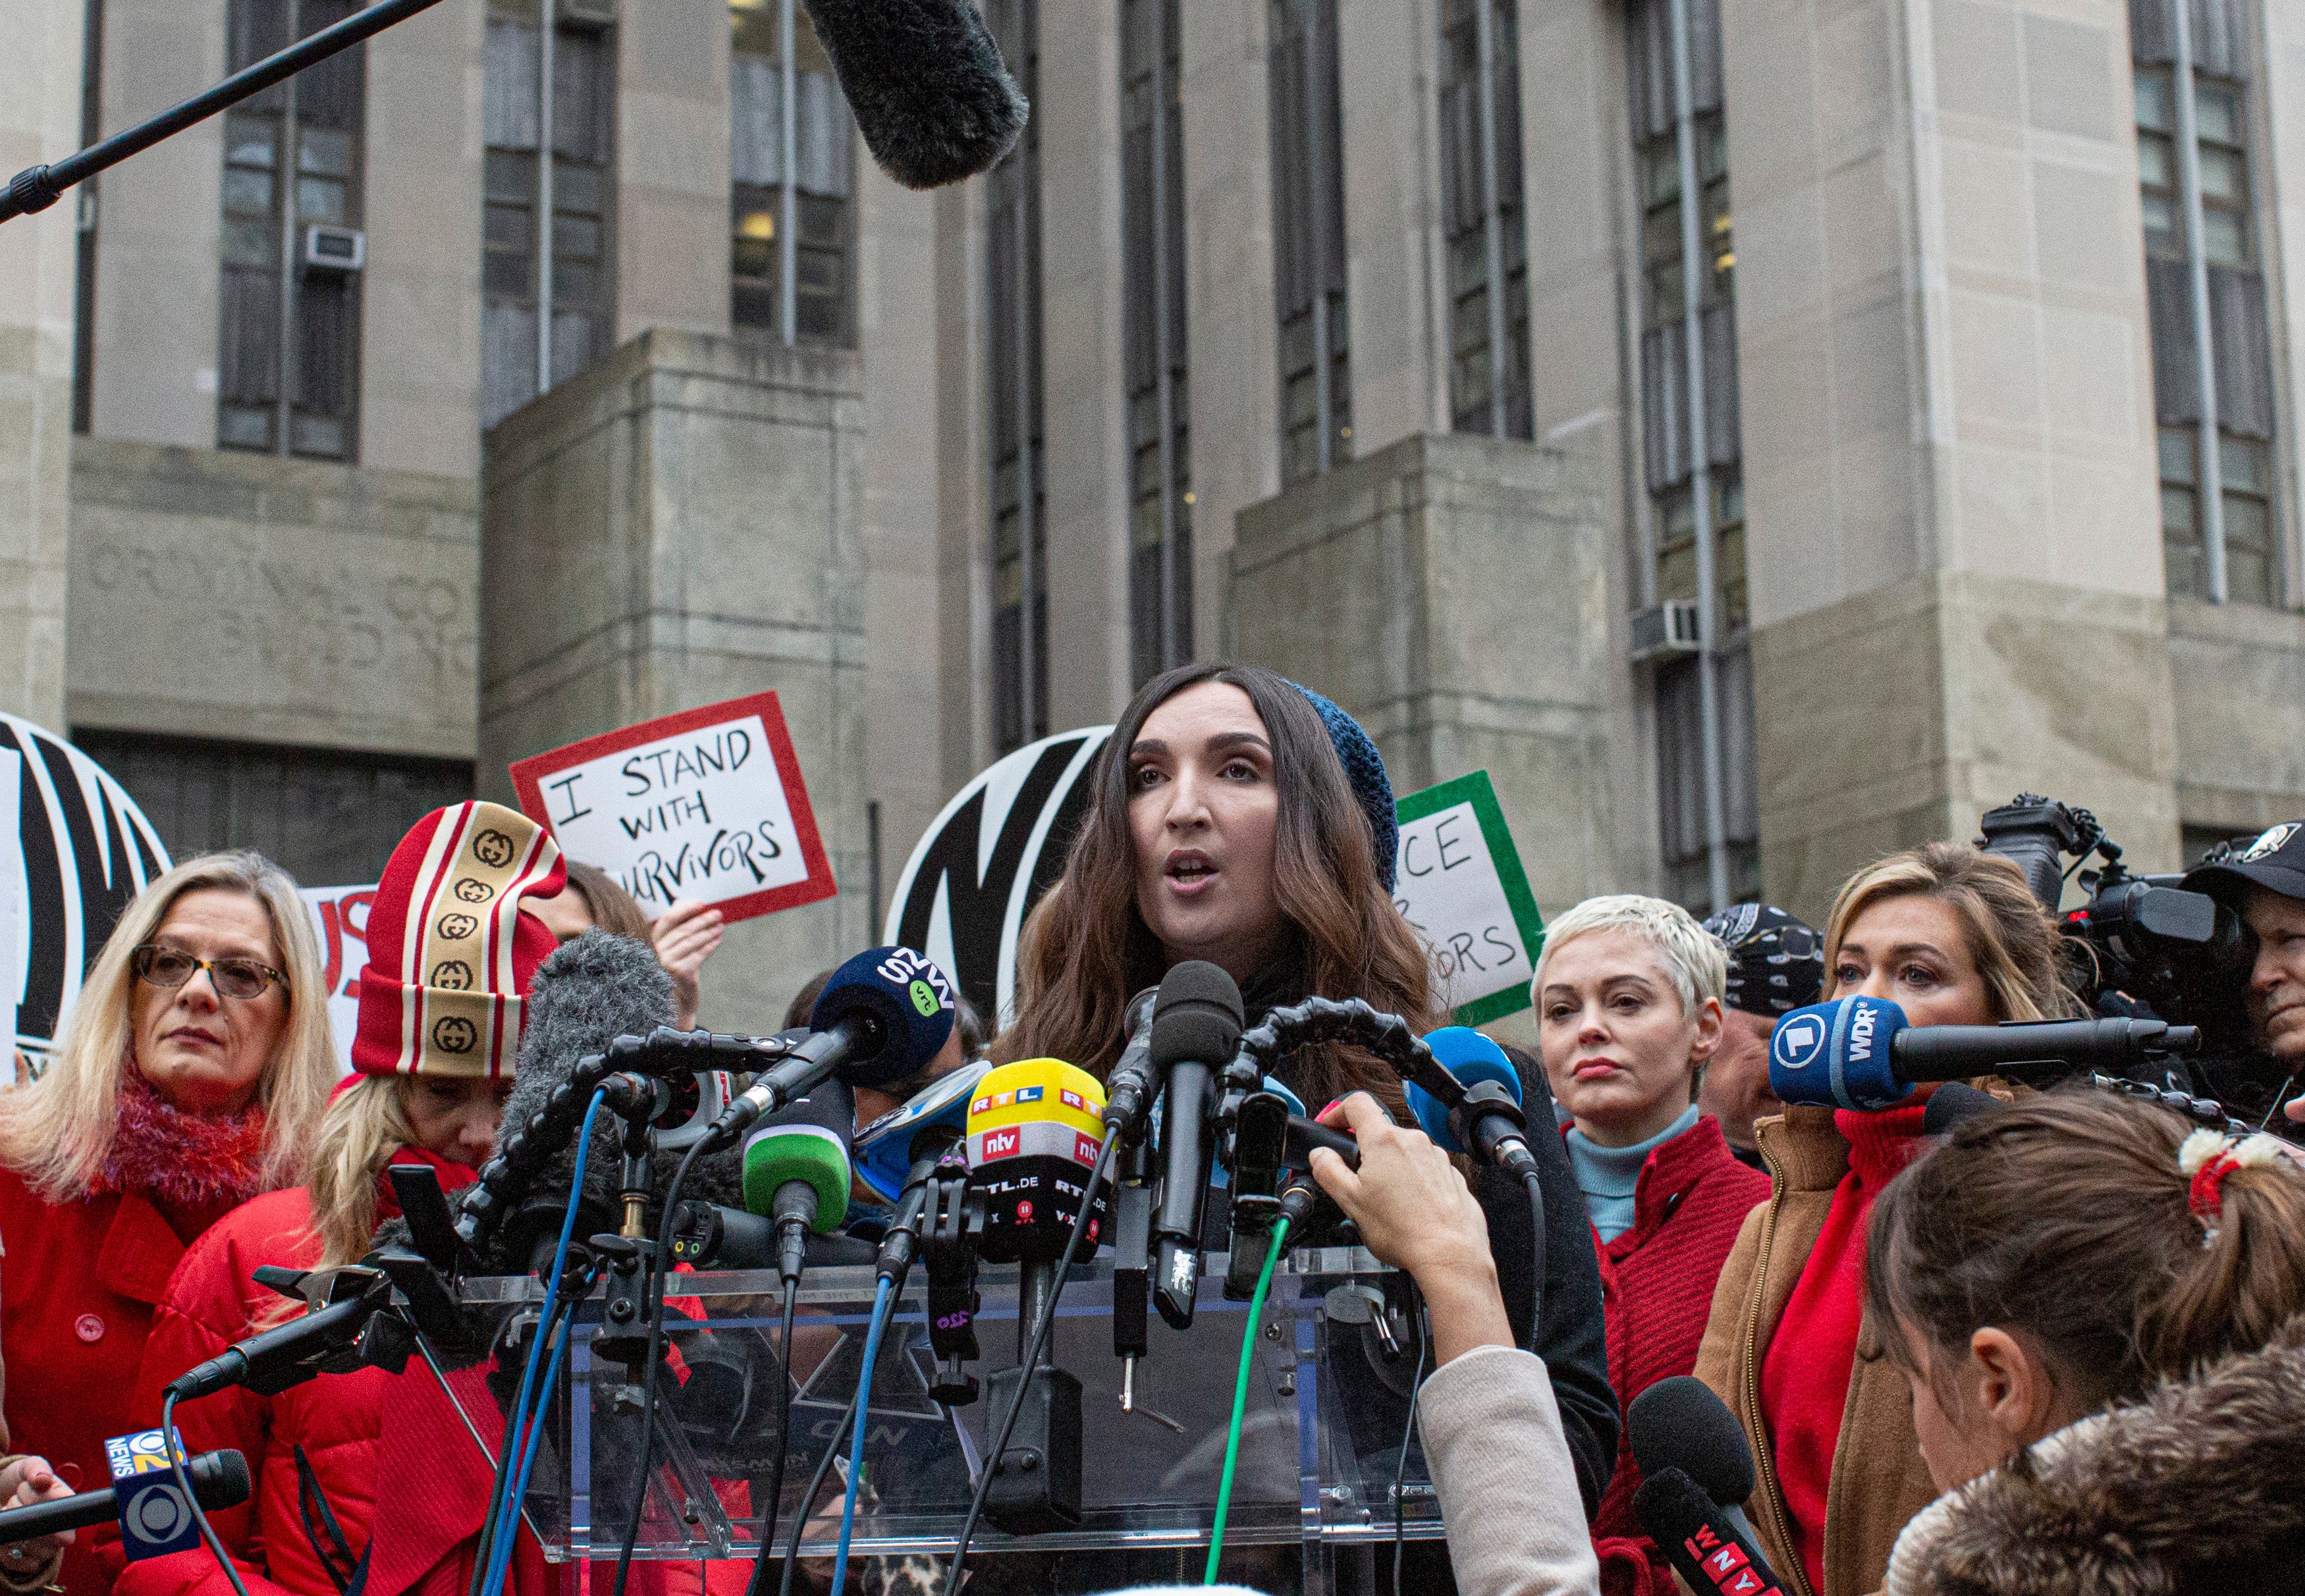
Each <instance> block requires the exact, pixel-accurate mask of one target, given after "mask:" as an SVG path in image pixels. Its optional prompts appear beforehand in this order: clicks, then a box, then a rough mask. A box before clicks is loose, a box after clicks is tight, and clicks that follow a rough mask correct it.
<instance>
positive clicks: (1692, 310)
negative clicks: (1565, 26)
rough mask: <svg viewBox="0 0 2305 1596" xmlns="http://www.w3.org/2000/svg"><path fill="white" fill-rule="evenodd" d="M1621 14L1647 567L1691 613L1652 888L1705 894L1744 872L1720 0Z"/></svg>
mask: <svg viewBox="0 0 2305 1596" xmlns="http://www.w3.org/2000/svg"><path fill="white" fill-rule="evenodd" d="M1627 29H1628V34H1627V37H1628V43H1629V68H1630V70H1629V81H1630V83H1631V88H1632V123H1633V127H1632V135H1633V154H1634V161H1633V165H1634V171H1635V174H1636V181H1637V185H1638V194H1637V198H1638V200H1639V203H1640V219H1639V234H1640V237H1639V251H1638V261H1639V267H1640V293H1639V297H1640V316H1641V421H1642V431H1643V434H1644V439H1645V444H1646V450H1645V461H1644V463H1645V466H1646V479H1647V487H1648V491H1649V509H1650V525H1651V528H1652V537H1651V548H1652V551H1653V555H1654V565H1653V566H1652V568H1651V570H1650V572H1649V573H1648V577H1647V581H1648V582H1649V583H1650V584H1651V586H1652V588H1653V590H1654V597H1655V599H1656V600H1657V601H1658V602H1660V603H1664V604H1676V603H1678V604H1687V605H1693V606H1694V607H1696V609H1697V617H1698V624H1697V641H1698V646H1697V650H1696V652H1695V653H1694V654H1688V653H1682V654H1678V655H1671V656H1667V657H1665V658H1661V659H1660V660H1659V662H1658V663H1657V665H1656V666H1655V667H1654V672H1653V674H1652V679H1651V688H1652V692H1653V693H1654V705H1655V710H1656V729H1657V782H1658V794H1657V809H1658V813H1659V816H1660V817H1661V821H1662V834H1661V836H1660V839H1659V840H1660V844H1661V847H1662V852H1663V865H1664V880H1663V892H1664V893H1665V895H1666V896H1669V897H1672V898H1674V899H1676V900H1678V901H1679V902H1680V903H1683V904H1688V906H1690V907H1691V908H1694V909H1699V910H1704V909H1716V908H1720V907H1722V906H1724V905H1726V904H1731V903H1733V902H1735V901H1737V900H1738V899H1739V898H1742V897H1747V896H1751V895H1752V894H1753V893H1755V892H1756V891H1757V890H1758V889H1759V886H1760V780H1759V772H1758V770H1757V769H1756V767H1755V762H1754V739H1753V724H1754V722H1753V688H1752V659H1751V649H1750V645H1749V642H1748V628H1749V625H1750V615H1749V606H1748V599H1747V591H1746V582H1745V499H1744V490H1743V478H1742V473H1741V471H1740V459H1741V448H1740V445H1739V431H1738V413H1737V325H1736V309H1737V306H1736V267H1737V252H1736V243H1735V234H1734V232H1733V229H1732V226H1731V213H1730V207H1729V159H1728V152H1729V140H1728V129H1727V123H1726V122H1725V120H1724V115H1723V108H1722V94H1721V12H1720V0H1631V4H1630V6H1629V10H1628V13H1627Z"/></svg>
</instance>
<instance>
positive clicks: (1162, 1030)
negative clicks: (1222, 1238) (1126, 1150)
mask: <svg viewBox="0 0 2305 1596" xmlns="http://www.w3.org/2000/svg"><path fill="white" fill-rule="evenodd" d="M1241 1017H1242V1010H1241V1003H1240V988H1239V987H1238V985H1236V984H1235V983H1234V981H1233V979H1232V977H1231V976H1230V975H1228V974H1227V973H1226V972H1224V971H1223V970H1222V969H1221V968H1220V967H1218V966H1217V965H1215V964H1210V963H1208V962H1207V961H1206V960H1204V959H1188V960H1187V961H1186V962H1185V963H1183V964H1178V965H1177V966H1175V967H1174V968H1172V969H1171V970H1170V972H1169V973H1168V974H1167V976H1165V977H1164V978H1163V979H1162V980H1161V995H1160V997H1158V998H1157V999H1156V1000H1155V1001H1154V1003H1153V1006H1152V1065H1153V1067H1154V1068H1155V1069H1157V1070H1159V1071H1160V1072H1161V1077H1162V1079H1163V1080H1164V1081H1166V1082H1167V1091H1166V1097H1165V1099H1164V1107H1163V1108H1162V1110H1161V1193H1160V1196H1159V1198H1158V1199H1157V1203H1156V1206H1155V1209H1154V1210H1153V1215H1152V1235H1153V1240H1154V1243H1155V1246H1154V1252H1153V1269H1152V1303H1153V1305H1154V1306H1155V1307H1157V1308H1159V1309H1160V1310H1161V1318H1162V1319H1164V1320H1168V1321H1169V1323H1170V1325H1171V1326H1172V1327H1173V1328H1175V1329H1180V1330H1182V1329H1190V1328H1191V1326H1192V1322H1193V1305H1194V1303H1195V1299H1196V1298H1197V1297H1198V1296H1199V1295H1200V1282H1201V1213H1202V1206H1203V1204H1204V1202H1205V1201H1206V1200H1207V1196H1208V1189H1209V1163H1210V1159H1211V1156H1212V1154H1213V1153H1214V1152H1215V1150H1216V1145H1215V1142H1214V1141H1213V1140H1212V1138H1211V1136H1210V1134H1209V1124H1208V1119H1209V1115H1210V1113H1211V1110H1212V1107H1213V1105H1212V1102H1211V1100H1210V1094H1209V1082H1210V1077H1211V1076H1212V1074H1214V1073H1215V1072H1216V1071H1218V1070H1220V1069H1221V1068H1223V1067H1224V1066H1225V1065H1228V1064H1229V1063H1231V1062H1232V1056H1233V1052H1234V1049H1235V1048H1238V1047H1239V1045H1240V1028H1241Z"/></svg>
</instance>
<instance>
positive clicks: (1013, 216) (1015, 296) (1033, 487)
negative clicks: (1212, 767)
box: [984, 0, 1049, 753]
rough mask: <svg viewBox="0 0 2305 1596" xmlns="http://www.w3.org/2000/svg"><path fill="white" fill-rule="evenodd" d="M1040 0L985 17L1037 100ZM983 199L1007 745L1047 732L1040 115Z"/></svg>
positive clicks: (1013, 0)
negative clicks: (987, 256)
mask: <svg viewBox="0 0 2305 1596" xmlns="http://www.w3.org/2000/svg"><path fill="white" fill-rule="evenodd" d="M1040 13H1041V8H1040V4H1039V0H992V4H990V5H988V6H987V7H986V8H985V21H987V22H988V23H989V24H990V25H991V30H992V36H993V38H994V39H995V40H996V41H997V42H998V43H999V47H1000V55H1001V58H1002V59H1003V60H1005V61H1006V62H1007V63H1008V70H1009V72H1011V73H1013V74H1014V75H1015V77H1016V81H1017V84H1018V86H1019V87H1021V88H1022V89H1024V91H1025V98H1026V99H1028V100H1029V99H1031V98H1033V96H1034V95H1035V94H1036V93H1037V92H1038V91H1039V87H1040V83H1039V70H1040V21H1041V15H1040ZM989 181H990V187H989V189H988V191H987V193H986V196H985V217H984V230H985V235H986V240H987V244H988V252H989V255H990V259H989V260H988V262H987V267H988V270H987V273H986V283H985V301H986V310H987V312H988V315H989V319H990V322H991V326H990V327H988V329H987V332H988V334H989V342H990V344H991V353H992V358H991V361H990V365H991V377H992V392H991V396H990V397H991V412H992V414H991V421H992V427H991V434H992V436H991V445H992V561H991V564H992V662H991V663H992V737H993V741H994V743H996V744H997V745H998V746H999V751H1001V752H1004V753H1005V752H1007V751H1009V750H1010V749H1014V748H1021V747H1023V746H1024V745H1025V743H1030V742H1033V741H1034V740H1035V739H1037V738H1040V737H1044V736H1046V735H1048V731H1049V577H1048V571H1049V539H1048V531H1047V528H1048V507H1047V500H1046V493H1047V480H1046V472H1045V469H1044V462H1043V460H1042V439H1043V437H1044V436H1045V435H1044V432H1043V429H1042V384H1041V137H1040V123H1039V122H1038V121H1028V122H1027V123H1025V132H1024V134H1023V136H1022V137H1020V138H1019V139H1018V140H1016V146H1015V147H1014V148H1013V149H1010V150H1009V152H1008V156H1007V157H1005V158H1003V159H1002V161H1001V163H1000V164H999V166H995V167H993V168H992V171H991V175H990V180H989Z"/></svg>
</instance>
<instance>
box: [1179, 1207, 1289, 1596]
mask: <svg viewBox="0 0 2305 1596" xmlns="http://www.w3.org/2000/svg"><path fill="white" fill-rule="evenodd" d="M1288 1241H1289V1216H1288V1215H1287V1214H1283V1215H1281V1216H1280V1220H1279V1221H1278V1222H1277V1223H1276V1224H1274V1226H1273V1227H1272V1245H1271V1246H1270V1247H1268V1248H1266V1249H1265V1252H1264V1267H1263V1269H1259V1270H1257V1271H1256V1292H1255V1295H1253V1296H1251V1297H1250V1298H1249V1299H1248V1324H1247V1326H1246V1328H1245V1329H1243V1330H1242V1331H1241V1333H1240V1373H1239V1375H1238V1377H1237V1378H1235V1380H1233V1386H1232V1422H1231V1423H1230V1424H1229V1425H1227V1426H1226V1428H1225V1451H1224V1473H1223V1474H1222V1475H1221V1476H1220V1477H1219V1478H1218V1481H1217V1516H1216V1523H1215V1524H1214V1526H1213V1527H1212V1529H1211V1530H1210V1532H1209V1566H1208V1572H1207V1573H1206V1574H1204V1575H1202V1577H1201V1583H1203V1584H1204V1585H1212V1584H1214V1583H1217V1559H1218V1558H1221V1557H1222V1556H1224V1532H1225V1515H1227V1514H1228V1513H1229V1512H1230V1511H1231V1508H1232V1471H1233V1465H1234V1464H1237V1463H1238V1462H1239V1461H1240V1427H1241V1420H1242V1418H1243V1416H1244V1415H1245V1414H1246V1413H1247V1411H1248V1377H1249V1374H1250V1372H1251V1371H1253V1370H1254V1369H1255V1363H1256V1321H1257V1320H1258V1319H1259V1318H1260V1317H1262V1316H1263V1312H1264V1296H1265V1293H1267V1292H1269V1291H1270V1290H1272V1267H1273V1265H1275V1264H1277V1263H1279V1262H1280V1250H1281V1248H1282V1247H1284V1246H1286V1245H1287V1244H1288Z"/></svg>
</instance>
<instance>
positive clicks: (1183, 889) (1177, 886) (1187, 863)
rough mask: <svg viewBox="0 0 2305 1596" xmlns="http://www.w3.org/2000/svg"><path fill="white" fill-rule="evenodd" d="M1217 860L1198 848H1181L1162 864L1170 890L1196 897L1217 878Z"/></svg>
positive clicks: (1162, 871)
mask: <svg viewBox="0 0 2305 1596" xmlns="http://www.w3.org/2000/svg"><path fill="white" fill-rule="evenodd" d="M1217 873H1218V872H1217V867H1216V862H1215V861H1214V860H1212V859H1211V858H1210V857H1209V856H1208V855H1207V854H1206V853H1202V852H1201V851H1200V850H1199V849H1198V848H1179V849H1178V850H1177V851H1176V852H1175V853H1171V854H1170V855H1169V857H1168V859H1167V860H1166V862H1163V863H1162V865H1161V875H1162V876H1163V877H1164V878H1166V879H1167V880H1168V883H1169V890H1170V891H1171V892H1173V893H1175V894H1177V895H1178V896H1179V897H1195V896H1199V895H1200V894H1201V893H1203V892H1205V891H1207V890H1208V888H1209V885H1210V884H1211V883H1212V882H1213V881H1214V880H1215V879H1217Z"/></svg>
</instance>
